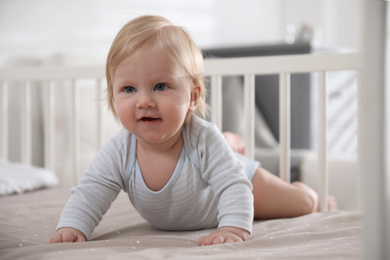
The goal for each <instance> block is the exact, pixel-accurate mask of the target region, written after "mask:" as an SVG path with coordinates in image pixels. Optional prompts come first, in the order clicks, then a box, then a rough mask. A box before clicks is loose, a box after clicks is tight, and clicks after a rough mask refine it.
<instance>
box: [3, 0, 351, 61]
mask: <svg viewBox="0 0 390 260" xmlns="http://www.w3.org/2000/svg"><path fill="white" fill-rule="evenodd" d="M354 1H356V0H343V1H338V0H318V1H311V0H294V1H291V0H193V1H181V0H165V1H158V0H143V1H138V0H82V1H79V0H34V1H31V0H2V1H0V35H1V37H0V66H4V64H9V63H14V62H15V58H16V57H33V58H34V57H35V58H42V57H47V56H49V55H52V54H54V53H67V54H72V55H73V56H72V57H76V59H77V58H78V61H77V62H78V63H90V62H96V61H97V62H99V63H104V60H105V57H106V54H107V52H108V49H109V46H110V44H111V42H112V40H113V38H114V36H115V34H116V33H117V32H118V30H119V29H120V27H121V26H122V25H123V24H124V23H125V22H127V21H128V20H130V19H131V18H133V17H136V16H139V15H141V14H159V15H163V16H166V17H167V18H169V19H171V20H172V21H173V22H175V23H177V24H180V25H183V26H184V27H186V28H187V29H188V30H189V31H190V33H191V34H192V36H193V38H194V39H195V41H196V42H197V43H198V44H199V45H200V46H201V47H215V46H226V45H229V46H231V45H248V44H249V45H253V44H261V43H269V42H278V41H282V40H283V39H284V37H285V34H286V31H285V28H286V26H287V25H289V24H293V25H295V26H296V27H297V28H299V27H300V26H301V25H302V24H303V23H308V24H310V25H311V26H313V27H315V28H316V29H317V31H318V32H321V33H320V34H321V35H322V41H323V42H325V43H326V44H331V45H337V46H347V47H358V40H357V39H359V31H358V30H357V26H358V25H359V22H358V20H357V19H359V17H358V14H359V10H358V9H359V8H358V7H359V6H358V5H357V4H353V2H354ZM71 60H72V61H69V62H71V63H72V62H76V61H74V59H71Z"/></svg>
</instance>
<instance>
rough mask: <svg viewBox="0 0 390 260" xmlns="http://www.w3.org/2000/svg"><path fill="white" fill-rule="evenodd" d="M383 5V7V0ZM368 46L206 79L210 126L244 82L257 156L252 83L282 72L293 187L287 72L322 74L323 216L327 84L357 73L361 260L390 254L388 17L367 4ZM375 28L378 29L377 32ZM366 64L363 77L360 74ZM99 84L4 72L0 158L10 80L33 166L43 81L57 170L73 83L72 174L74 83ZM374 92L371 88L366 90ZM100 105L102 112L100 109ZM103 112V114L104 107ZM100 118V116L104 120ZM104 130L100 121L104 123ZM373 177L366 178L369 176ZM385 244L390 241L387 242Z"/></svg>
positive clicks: (54, 74)
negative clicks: (37, 93) (60, 127)
mask: <svg viewBox="0 0 390 260" xmlns="http://www.w3.org/2000/svg"><path fill="white" fill-rule="evenodd" d="M379 2H381V1H379ZM366 7H367V8H366V9H365V19H366V20H365V21H366V26H365V33H364V35H365V37H366V38H365V40H364V47H363V51H362V55H360V54H359V53H339V54H321V55H310V54H306V55H290V56H277V57H251V58H229V59H209V60H206V61H205V71H206V75H207V76H209V77H211V97H212V99H211V105H212V106H211V107H212V111H211V115H212V117H211V118H212V121H213V122H214V123H215V124H216V125H217V126H219V127H221V126H222V101H221V91H222V85H221V84H222V83H221V82H222V80H221V77H222V76H223V75H240V76H244V104H245V108H244V111H245V113H244V114H245V119H244V120H245V124H246V126H247V127H246V134H245V137H244V139H245V140H244V141H245V144H246V147H247V149H246V153H247V156H249V157H252V158H253V157H254V148H255V147H254V124H253V122H254V107H255V100H254V89H255V87H254V78H255V75H259V74H278V75H279V79H280V80H279V82H280V86H279V87H280V129H281V131H280V138H279V139H280V151H281V154H280V158H281V160H280V169H281V170H280V176H281V178H283V179H284V180H286V181H289V174H288V172H289V168H290V159H289V158H290V116H289V106H290V103H289V100H290V74H291V73H301V72H315V73H317V74H318V82H319V85H318V115H317V117H318V125H319V127H318V131H319V132H318V157H319V173H320V178H319V185H318V187H319V188H318V191H319V195H320V206H321V210H323V211H325V210H326V208H327V206H326V197H327V194H328V169H327V149H326V143H327V140H326V136H327V135H326V105H327V100H326V95H325V93H326V85H327V84H326V81H327V76H326V75H327V72H328V71H332V70H355V71H357V72H358V73H357V75H358V169H359V176H360V179H361V182H362V185H361V188H362V190H363V192H362V194H363V195H362V196H363V197H364V199H363V202H364V210H365V220H364V225H365V226H364V234H363V240H364V250H363V252H364V255H363V258H364V259H385V258H386V256H387V257H388V256H390V249H389V248H388V246H387V243H388V241H389V237H390V231H389V229H390V226H389V224H388V223H387V222H388V219H386V218H388V217H389V216H390V205H389V203H390V195H389V193H390V188H389V186H390V176H389V175H390V173H389V171H390V170H389V168H390V166H389V164H390V163H389V160H388V158H389V157H390V151H389V149H390V148H389V147H390V145H389V142H390V141H389V139H390V138H389V130H390V129H389V128H390V122H389V121H390V120H389V114H390V108H389V106H390V105H389V102H390V97H389V96H390V94H389V90H386V87H385V86H386V84H388V82H387V80H388V78H386V74H385V68H386V65H385V62H384V61H385V58H384V57H385V56H384V54H385V49H386V46H385V45H384V44H383V42H385V41H384V38H383V37H384V36H383V35H386V34H385V33H384V32H385V27H384V26H383V25H384V24H385V21H386V13H385V12H384V11H383V10H381V9H385V8H383V7H382V6H380V5H376V6H372V5H371V6H369V5H367V6H366ZM372 28H379V29H378V30H372ZM362 64H364V72H362V71H361V69H362V67H363V66H362ZM80 78H94V79H96V83H97V87H96V89H97V91H98V93H99V95H100V93H102V89H103V88H104V78H105V75H104V68H103V67H102V66H97V67H83V68H71V67H43V68H42V67H36V68H5V69H1V70H0V84H1V85H0V87H1V90H0V94H1V105H0V118H1V126H0V131H1V135H0V143H1V147H0V157H2V158H5V159H7V158H8V146H9V144H8V122H9V120H10V119H9V117H8V94H7V92H8V82H11V81H23V82H24V95H23V96H22V97H21V98H22V100H23V102H22V104H23V107H22V109H21V114H22V129H23V131H22V134H21V139H22V147H21V151H22V157H21V158H22V159H21V161H22V162H23V163H27V164H28V163H30V162H31V120H32V119H31V118H32V117H31V82H34V81H37V80H39V81H42V80H43V81H44V82H46V85H45V90H46V95H47V97H48V98H47V103H46V104H45V106H47V109H45V111H46V114H45V128H46V130H45V133H47V134H46V135H45V149H44V151H45V167H47V168H49V169H54V156H55V154H54V146H55V142H54V133H55V125H54V99H53V97H54V91H55V80H59V79H71V81H72V82H73V84H72V85H73V87H72V89H73V106H72V107H73V127H72V129H73V137H72V143H73V157H74V169H75V172H77V171H78V169H79V166H78V163H79V155H80V151H79V147H78V141H77V140H79V138H80V136H79V122H80V118H79V116H78V113H77V111H78V105H79V94H78V91H77V88H76V84H75V82H76V80H78V79H80ZM369 86H370V87H369ZM99 107H100V106H99ZM97 113H98V114H101V113H102V111H101V109H99V110H98V111H97ZM99 118H101V117H99ZM99 124H100V125H102V124H103V122H102V121H101V120H100V121H99ZM98 142H99V144H101V143H102V142H103V133H102V132H100V133H99V140H98ZM368 172H369V173H370V175H369V176H368V175H367V173H368ZM386 241H387V243H386Z"/></svg>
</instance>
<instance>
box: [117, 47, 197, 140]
mask: <svg viewBox="0 0 390 260" xmlns="http://www.w3.org/2000/svg"><path fill="white" fill-rule="evenodd" d="M113 79H114V80H113V83H114V84H113V91H114V93H113V94H114V95H113V96H114V103H115V107H116V111H117V114H118V117H119V120H120V121H121V123H122V125H123V126H124V127H125V128H126V129H127V130H128V131H129V132H131V133H133V134H134V135H135V136H136V137H137V139H138V140H139V141H142V142H147V143H149V144H161V143H164V142H167V141H170V140H171V139H172V138H174V137H178V136H180V135H181V129H182V126H183V123H184V120H185V118H186V115H187V113H188V112H193V110H194V109H195V107H194V105H193V103H194V102H192V100H191V96H192V95H191V94H192V91H193V84H192V82H191V80H190V79H189V78H188V77H187V76H186V75H185V72H184V70H183V69H182V68H181V67H180V65H178V64H176V63H174V62H172V61H171V60H170V59H168V58H167V57H166V56H165V55H164V54H162V53H158V52H154V53H150V52H142V51H141V52H138V53H137V54H134V55H131V56H129V57H127V58H126V59H125V60H123V61H122V62H121V63H120V64H119V66H118V68H117V69H116V71H115V73H114V77H113Z"/></svg>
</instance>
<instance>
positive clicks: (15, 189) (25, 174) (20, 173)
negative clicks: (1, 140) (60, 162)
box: [0, 158, 58, 196]
mask: <svg viewBox="0 0 390 260" xmlns="http://www.w3.org/2000/svg"><path fill="white" fill-rule="evenodd" d="M57 185H58V178H57V176H56V175H55V174H54V173H53V172H52V171H49V170H47V169H43V168H39V167H34V166H30V165H24V164H20V163H13V162H9V161H6V160H3V159H1V158H0V196H4V195H10V194H14V193H23V192H26V191H32V190H36V189H40V188H45V187H54V186H57Z"/></svg>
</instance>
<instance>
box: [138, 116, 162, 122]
mask: <svg viewBox="0 0 390 260" xmlns="http://www.w3.org/2000/svg"><path fill="white" fill-rule="evenodd" d="M158 119H159V118H154V117H142V118H141V119H140V120H141V121H142V122H154V121H157V120H158Z"/></svg>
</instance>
